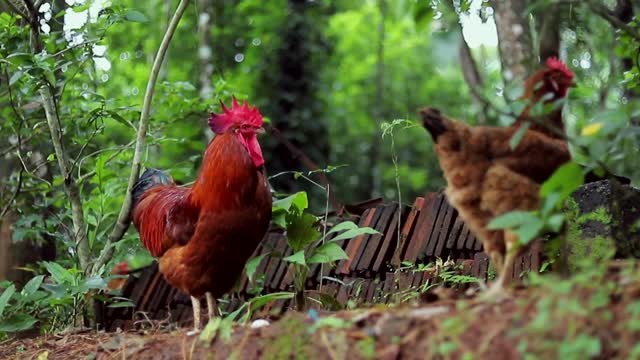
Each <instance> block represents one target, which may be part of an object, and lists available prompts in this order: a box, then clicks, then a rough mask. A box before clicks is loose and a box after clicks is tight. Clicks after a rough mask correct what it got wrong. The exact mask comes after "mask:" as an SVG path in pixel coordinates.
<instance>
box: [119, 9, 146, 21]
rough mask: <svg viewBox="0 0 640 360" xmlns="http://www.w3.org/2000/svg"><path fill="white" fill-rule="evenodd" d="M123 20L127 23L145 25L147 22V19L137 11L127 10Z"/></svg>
mask: <svg viewBox="0 0 640 360" xmlns="http://www.w3.org/2000/svg"><path fill="white" fill-rule="evenodd" d="M124 18H125V19H126V20H128V21H131V22H139V23H146V22H147V21H149V20H147V17H146V16H145V15H144V14H143V13H141V12H140V11H137V10H128V11H127V12H126V13H125V14H124Z"/></svg>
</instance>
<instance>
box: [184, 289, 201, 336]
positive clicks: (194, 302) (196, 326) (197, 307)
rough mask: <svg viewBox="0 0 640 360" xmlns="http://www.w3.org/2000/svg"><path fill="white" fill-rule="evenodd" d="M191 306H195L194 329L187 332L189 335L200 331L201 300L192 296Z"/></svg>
mask: <svg viewBox="0 0 640 360" xmlns="http://www.w3.org/2000/svg"><path fill="white" fill-rule="evenodd" d="M191 307H192V308H193V330H192V331H189V332H187V335H195V334H197V333H199V332H200V300H199V299H198V298H195V297H193V296H192V297H191Z"/></svg>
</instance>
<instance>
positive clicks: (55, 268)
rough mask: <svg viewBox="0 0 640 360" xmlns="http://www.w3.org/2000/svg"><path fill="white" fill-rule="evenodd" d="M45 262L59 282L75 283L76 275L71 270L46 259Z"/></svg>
mask: <svg viewBox="0 0 640 360" xmlns="http://www.w3.org/2000/svg"><path fill="white" fill-rule="evenodd" d="M43 264H44V267H45V268H47V271H48V272H49V274H51V276H52V277H53V279H54V280H55V281H56V282H57V283H58V284H73V282H74V277H73V275H72V274H71V272H69V270H67V269H65V268H63V267H62V266H60V264H58V263H55V262H52V261H44V262H43Z"/></svg>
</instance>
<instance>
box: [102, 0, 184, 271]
mask: <svg viewBox="0 0 640 360" xmlns="http://www.w3.org/2000/svg"><path fill="white" fill-rule="evenodd" d="M187 5H189V0H180V3H179V4H178V7H177V8H176V12H175V13H174V14H173V17H172V18H171V21H170V22H169V26H168V27H167V30H166V32H165V34H164V37H163V38H162V42H161V43H160V48H159V49H158V53H157V54H156V58H155V60H154V61H153V66H152V68H151V74H150V75H149V82H148V83H147V90H146V92H145V94H144V103H143V106H142V113H141V114H140V124H139V125H138V134H137V136H136V147H135V151H134V153H133V161H132V164H131V175H130V176H129V183H128V185H127V193H126V194H125V197H124V200H123V201H122V208H121V209H120V213H119V214H118V220H117V221H116V224H115V226H114V227H113V230H112V231H111V234H109V237H108V238H107V242H106V244H105V246H104V248H103V249H102V252H101V253H100V256H99V257H98V259H97V260H96V261H95V264H94V265H93V268H92V272H93V273H94V274H95V273H97V272H98V270H99V269H100V268H101V267H103V266H104V265H105V264H106V263H107V262H108V261H109V260H110V259H111V256H112V255H113V243H115V242H117V241H120V239H122V237H123V236H124V234H125V233H126V232H127V229H128V228H129V224H130V223H131V211H132V207H133V204H132V201H131V191H132V189H133V185H135V183H136V181H138V177H139V176H140V167H141V163H142V154H143V152H144V139H145V136H146V135H147V126H148V124H149V113H150V111H151V100H152V99H153V92H154V90H155V87H156V82H157V80H158V73H159V72H160V68H161V67H162V62H163V61H164V58H165V55H166V53H167V50H168V49H169V44H170V43H171V38H173V34H174V33H175V31H176V28H177V27H178V23H179V22H180V18H181V17H182V14H184V11H185V10H186V9H187Z"/></svg>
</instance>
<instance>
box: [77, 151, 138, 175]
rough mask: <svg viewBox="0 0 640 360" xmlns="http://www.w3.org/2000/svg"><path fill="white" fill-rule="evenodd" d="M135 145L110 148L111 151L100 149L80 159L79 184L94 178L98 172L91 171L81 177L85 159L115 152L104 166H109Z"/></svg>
mask: <svg viewBox="0 0 640 360" xmlns="http://www.w3.org/2000/svg"><path fill="white" fill-rule="evenodd" d="M134 143H135V140H134V141H131V142H130V143H128V144H127V145H124V146H120V147H119V148H110V149H100V150H98V151H94V152H92V153H91V154H89V155H87V156H85V157H83V158H82V159H80V162H79V163H78V183H79V184H82V183H83V182H84V181H85V180H87V179H88V178H90V177H92V176H93V175H95V174H96V170H95V169H94V170H91V171H89V172H87V173H85V174H84V175H80V170H81V169H82V163H83V162H84V160H85V159H87V158H89V157H92V156H95V155H97V154H100V153H103V152H107V151H115V152H114V153H113V154H111V156H109V157H108V158H107V159H106V160H105V161H104V164H105V165H106V164H108V163H109V162H111V160H113V159H115V158H116V157H117V156H118V155H120V154H122V152H123V151H125V150H127V149H129V148H130V147H131V145H133V144H134Z"/></svg>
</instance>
